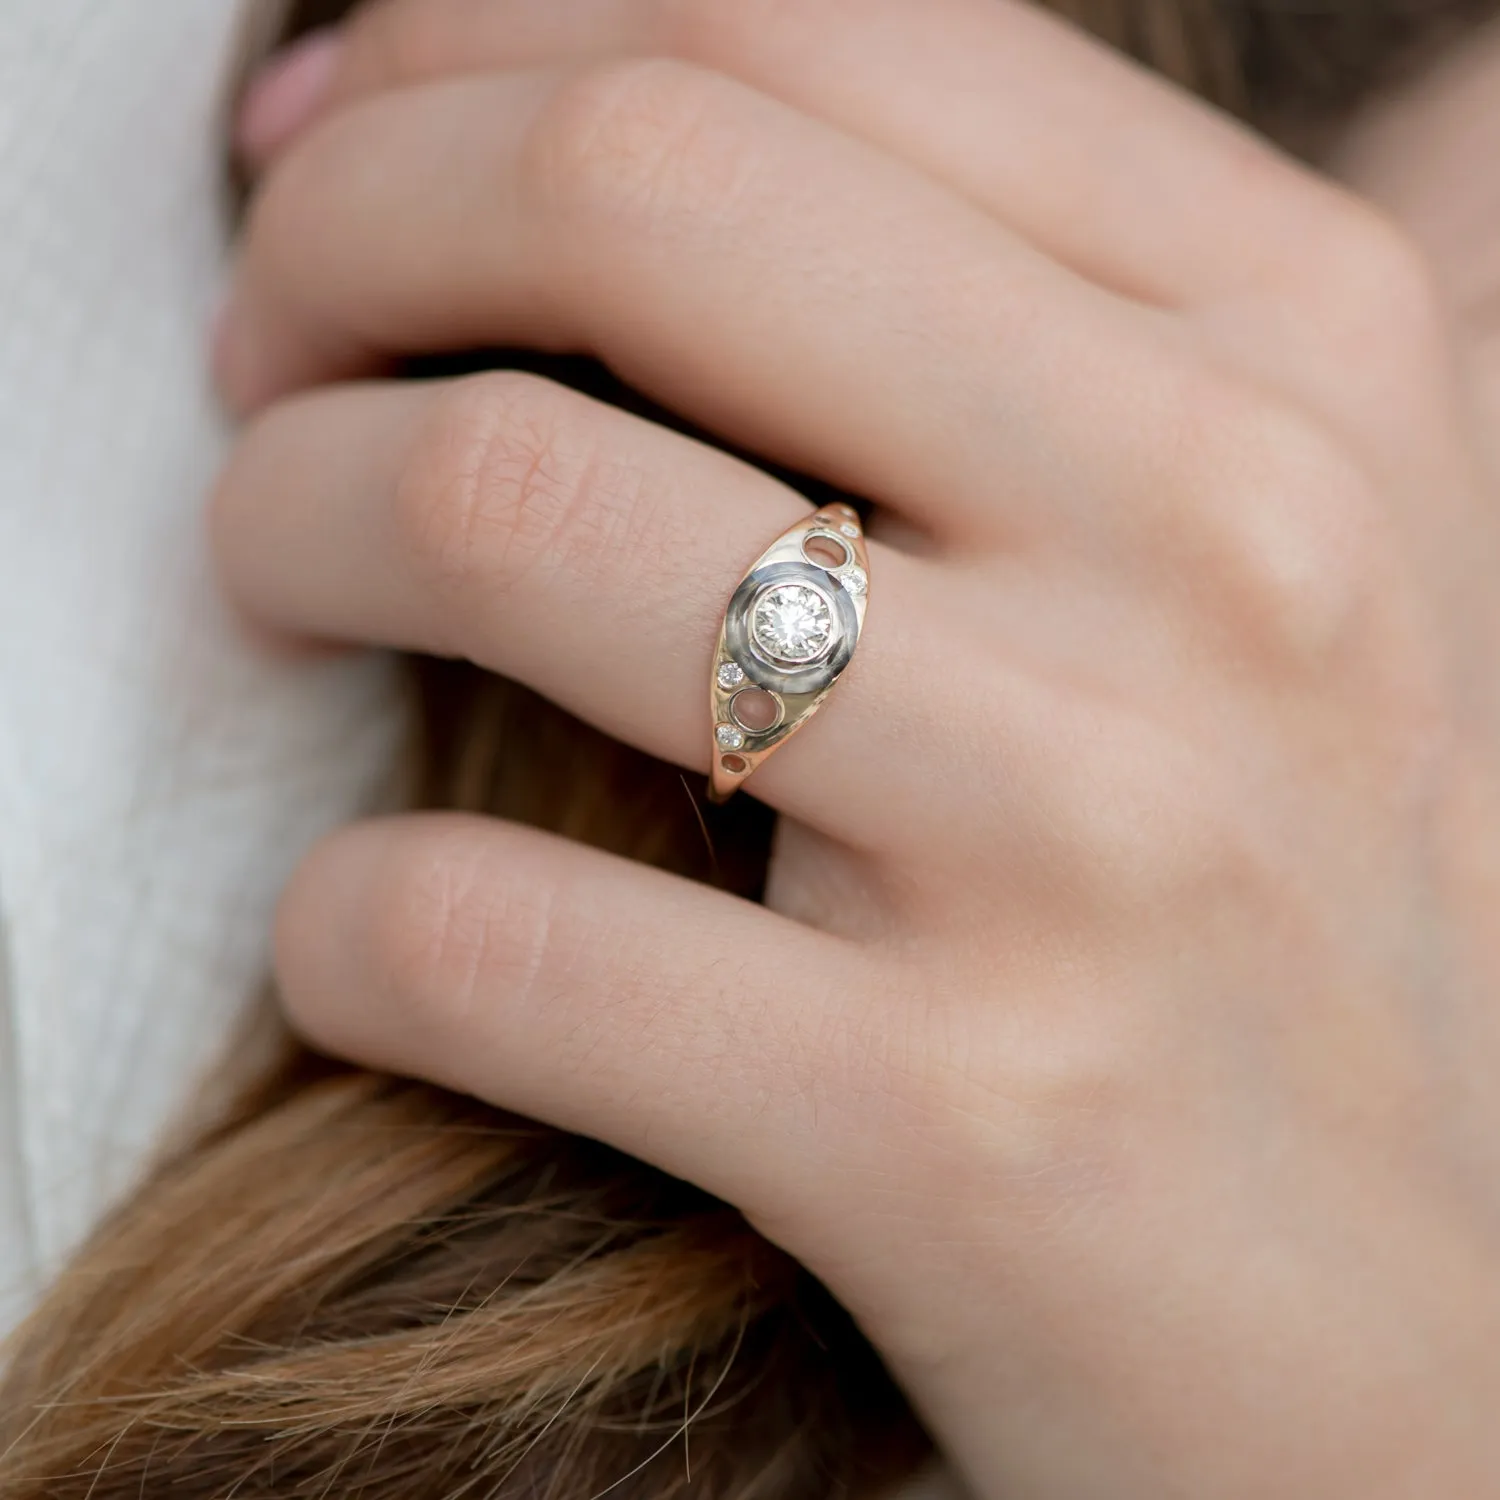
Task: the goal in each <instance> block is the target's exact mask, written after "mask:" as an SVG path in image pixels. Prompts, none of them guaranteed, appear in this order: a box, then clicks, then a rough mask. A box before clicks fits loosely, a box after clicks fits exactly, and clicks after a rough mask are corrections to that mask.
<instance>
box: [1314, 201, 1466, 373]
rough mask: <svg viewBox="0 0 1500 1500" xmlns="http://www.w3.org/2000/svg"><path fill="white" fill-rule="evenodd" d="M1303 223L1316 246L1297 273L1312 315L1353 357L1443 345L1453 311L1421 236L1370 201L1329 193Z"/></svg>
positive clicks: (1411, 350)
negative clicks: (1448, 307) (1449, 310)
mask: <svg viewBox="0 0 1500 1500" xmlns="http://www.w3.org/2000/svg"><path fill="white" fill-rule="evenodd" d="M1314 220H1315V222H1313V223H1312V224H1310V225H1307V226H1304V233H1305V236H1306V243H1307V244H1309V245H1310V246H1313V247H1315V248H1314V249H1313V251H1312V253H1311V254H1310V255H1309V256H1308V258H1307V259H1306V261H1305V262H1302V267H1303V269H1302V270H1301V271H1300V272H1299V273H1298V274H1299V275H1300V276H1301V277H1302V278H1303V285H1302V288H1301V290H1302V292H1303V295H1304V301H1305V303H1306V305H1307V306H1308V307H1309V310H1310V312H1312V313H1314V314H1315V315H1316V317H1317V319H1318V322H1319V326H1320V327H1322V328H1324V329H1325V330H1326V331H1327V332H1328V334H1330V335H1331V336H1332V337H1333V338H1334V339H1335V340H1336V341H1337V342H1338V344H1339V346H1340V347H1341V348H1343V349H1346V350H1348V351H1349V353H1350V354H1351V356H1355V357H1359V356H1366V357H1368V356H1378V355H1379V354H1380V353H1381V352H1382V351H1384V350H1388V349H1392V348H1394V349H1397V350H1399V351H1400V352H1401V353H1403V354H1404V355H1406V356H1407V357H1410V356H1411V355H1412V354H1413V353H1414V352H1417V351H1420V350H1422V349H1424V348H1427V347H1430V346H1435V345H1440V344H1441V342H1442V341H1443V340H1444V339H1445V338H1446V330H1447V323H1448V314H1447V311H1446V308H1445V305H1444V300H1443V295H1442V292H1441V289H1440V287H1439V283H1438V279H1437V276H1436V273H1435V271H1434V268H1433V266H1432V263H1431V261H1430V259H1429V258H1428V256H1427V254H1426V252H1425V251H1424V250H1423V249H1422V247H1421V246H1420V245H1419V244H1418V242H1417V241H1416V239H1415V238H1414V237H1413V236H1412V235H1411V234H1410V233H1409V232H1408V231H1407V230H1406V229H1405V228H1404V227H1403V226H1402V225H1400V224H1399V223H1397V221H1396V220H1395V219H1393V218H1391V217H1390V216H1389V215H1387V214H1386V213H1384V212H1382V211H1381V210H1380V209H1379V208H1377V207H1375V206H1374V205H1373V204H1370V203H1366V202H1364V201H1363V200H1361V199H1358V198H1356V197H1354V196H1353V195H1352V194H1344V193H1334V192H1330V193H1328V195H1327V197H1326V200H1325V203H1324V206H1323V207H1322V209H1321V210H1320V211H1319V212H1318V213H1317V214H1315V216H1314Z"/></svg>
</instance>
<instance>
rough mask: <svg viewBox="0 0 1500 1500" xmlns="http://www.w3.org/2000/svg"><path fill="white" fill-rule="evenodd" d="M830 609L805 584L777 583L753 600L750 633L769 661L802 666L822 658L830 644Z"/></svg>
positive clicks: (813, 590)
mask: <svg viewBox="0 0 1500 1500" xmlns="http://www.w3.org/2000/svg"><path fill="white" fill-rule="evenodd" d="M835 628H836V627H835V624H834V617H833V608H832V606H831V605H830V604H829V602H828V600H827V598H826V597H825V596H824V595H823V594H821V593H820V592H819V591H818V590H817V589H815V588H811V587H809V586H808V585H807V584H805V583H777V584H773V585H772V586H771V587H770V588H768V589H766V590H765V592H764V593H762V594H761V595H760V597H759V598H758V599H757V600H756V601H755V607H754V609H753V610H752V611H751V616H750V634H751V636H752V638H753V639H754V641H755V644H756V645H757V646H758V647H759V648H760V649H761V651H762V652H763V653H764V654H765V655H766V656H767V657H768V658H769V659H770V660H772V661H776V662H783V663H785V664H786V665H788V666H805V665H806V664H807V663H809V662H815V661H821V660H822V659H823V657H825V656H827V655H828V653H829V651H830V650H831V649H832V647H833V640H834V631H835Z"/></svg>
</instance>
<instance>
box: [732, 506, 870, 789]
mask: <svg viewBox="0 0 1500 1500" xmlns="http://www.w3.org/2000/svg"><path fill="white" fill-rule="evenodd" d="M869 597H870V558H869V553H868V550H867V549H866V546H865V534H864V530H863V528H862V527H861V526H860V523H859V515H858V513H857V512H856V511H855V510H854V508H853V506H849V505H842V504H840V505H827V506H824V507H823V508H822V509H820V510H819V511H818V512H817V513H816V514H815V515H812V516H809V517H808V518H807V520H805V521H799V522H798V523H797V525H795V526H793V527H791V528H790V529H789V530H787V531H784V532H782V534H781V535H780V536H779V537H777V538H776V540H775V541H774V542H772V543H771V545H770V546H769V547H768V548H767V549H766V550H765V551H764V552H762V553H761V555H760V556H759V557H758V558H757V559H756V560H755V562H754V563H753V564H752V565H751V567H750V570H749V571H748V572H747V573H746V574H745V576H744V577H743V578H742V579H741V580H740V583H739V587H738V588H736V589H735V591H734V596H733V597H732V598H731V599H730V601H729V608H728V609H727V610H726V611H725V612H724V623H723V625H722V626H721V627H720V630H719V645H718V650H717V651H716V652H715V653H714V664H713V681H712V684H711V694H712V696H711V702H712V705H713V758H712V761H711V765H712V767H713V770H712V772H711V773H710V775H709V784H708V795H709V800H710V801H713V802H727V801H728V800H729V799H730V798H731V797H732V796H734V794H735V793H736V792H737V791H738V790H739V789H740V787H741V786H743V785H744V783H745V781H746V780H747V779H748V778H749V777H750V776H752V775H753V774H754V773H755V771H756V769H757V768H758V767H759V766H760V764H761V762H762V761H764V760H765V759H766V757H767V756H768V755H771V754H773V753H774V752H775V751H777V750H779V749H780V748H781V747H782V746H783V745H784V744H785V743H786V742H787V741H788V740H789V739H790V738H791V737H792V736H793V735H794V734H796V732H797V731H798V730H799V729H801V728H802V726H803V725H804V724H806V723H807V721H808V720H809V719H810V718H812V716H813V715H814V714H815V713H817V711H818V710H819V709H820V708H821V707H822V706H823V701H824V699H825V698H827V697H828V695H829V693H830V692H832V691H833V685H834V683H836V682H837V681H838V680H839V678H840V677H841V676H842V675H843V673H844V670H845V668H846V667H848V665H849V663H850V661H851V660H852V659H853V657H854V648H855V647H856V646H857V645H858V644H859V637H860V632H861V631H862V630H863V629H864V624H865V609H866V607H867V606H868V604H869Z"/></svg>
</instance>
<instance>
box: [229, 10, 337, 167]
mask: <svg viewBox="0 0 1500 1500" xmlns="http://www.w3.org/2000/svg"><path fill="white" fill-rule="evenodd" d="M342 48H343V36H342V33H340V32H339V31H338V30H336V29H335V28H332V27H329V28H326V29H324V30H322V31H312V32H309V33H308V34H307V35H306V36H305V37H303V38H302V39H301V40H300V41H297V42H294V43H293V44H292V45H291V46H290V47H288V48H287V49H286V50H285V51H283V52H280V53H278V54H277V55H276V56H275V57H273V58H271V60H270V61H269V62H267V63H266V64H265V66H264V67H263V68H262V69H261V70H260V72H259V73H258V74H257V75H256V77H255V78H254V79H253V80H252V81H251V83H250V87H249V88H248V89H247V90H246V91H245V98H244V102H243V103H242V104H241V106H240V114H239V122H238V125H237V127H236V130H235V140H236V142H237V143H238V145H239V148H240V150H241V151H242V152H243V153H244V154H245V156H246V157H248V158H249V159H250V160H251V161H252V162H258V161H263V160H265V158H266V157H268V156H270V155H271V154H272V153H273V152H276V151H278V150H280V149H281V147H282V146H284V145H286V143H287V142H288V141H290V140H291V139H292V137H293V136H295V135H296V134H297V132H298V131H299V130H301V129H302V127H303V126H304V125H306V124H307V122H308V121H309V120H311V119H312V117H313V116H314V115H315V114H316V113H317V112H318V109H319V107H320V106H321V105H322V103H323V100H324V99H325V97H326V96H327V93H328V89H329V85H330V84H331V83H332V82H333V75H334V72H335V70H336V68H337V66H338V59H339V53H340V52H341V50H342Z"/></svg>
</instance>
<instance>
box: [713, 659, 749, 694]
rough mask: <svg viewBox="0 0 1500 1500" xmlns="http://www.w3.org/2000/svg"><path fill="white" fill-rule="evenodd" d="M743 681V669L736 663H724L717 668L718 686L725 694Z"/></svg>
mask: <svg viewBox="0 0 1500 1500" xmlns="http://www.w3.org/2000/svg"><path fill="white" fill-rule="evenodd" d="M744 680H745V669H744V668H743V667H742V666H741V665H740V664H739V663H738V662H737V661H726V662H725V663H724V665H723V666H721V667H720V668H719V686H720V687H721V688H723V689H724V691H725V692H726V693H727V692H728V691H730V689H731V688H737V687H738V686H739V685H740V684H741V683H742V682H743V681H744Z"/></svg>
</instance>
